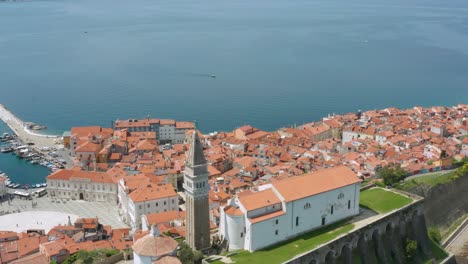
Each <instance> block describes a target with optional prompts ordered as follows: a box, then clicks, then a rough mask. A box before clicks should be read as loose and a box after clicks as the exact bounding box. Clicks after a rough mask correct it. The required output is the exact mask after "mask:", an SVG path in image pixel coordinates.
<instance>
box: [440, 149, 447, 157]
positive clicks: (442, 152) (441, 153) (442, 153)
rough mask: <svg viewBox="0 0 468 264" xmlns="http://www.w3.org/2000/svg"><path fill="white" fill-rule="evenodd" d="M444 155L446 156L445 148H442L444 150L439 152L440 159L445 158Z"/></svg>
mask: <svg viewBox="0 0 468 264" xmlns="http://www.w3.org/2000/svg"><path fill="white" fill-rule="evenodd" d="M446 157H447V151H445V149H444V150H442V151H441V152H440V158H441V159H445V158H446Z"/></svg>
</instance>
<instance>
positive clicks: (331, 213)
mask: <svg viewBox="0 0 468 264" xmlns="http://www.w3.org/2000/svg"><path fill="white" fill-rule="evenodd" d="M331 214H333V205H332V206H331Z"/></svg>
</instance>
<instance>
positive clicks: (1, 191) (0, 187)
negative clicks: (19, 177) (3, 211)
mask: <svg viewBox="0 0 468 264" xmlns="http://www.w3.org/2000/svg"><path fill="white" fill-rule="evenodd" d="M5 183H6V178H5V177H3V176H0V199H2V198H3V197H4V196H5V195H6V194H7V189H6V185H5Z"/></svg>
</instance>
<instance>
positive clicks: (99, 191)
mask: <svg viewBox="0 0 468 264" xmlns="http://www.w3.org/2000/svg"><path fill="white" fill-rule="evenodd" d="M47 191H48V193H49V195H50V196H52V197H57V198H63V199H71V200H85V201H98V202H110V203H114V204H116V203H117V184H116V183H115V182H114V180H113V179H112V177H111V176H110V175H109V174H107V173H105V172H93V171H81V170H58V171H56V172H54V173H52V174H50V175H49V176H47Z"/></svg>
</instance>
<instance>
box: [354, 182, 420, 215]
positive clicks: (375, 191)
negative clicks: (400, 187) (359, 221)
mask: <svg viewBox="0 0 468 264" xmlns="http://www.w3.org/2000/svg"><path fill="white" fill-rule="evenodd" d="M411 201H412V199H411V198H408V197H405V196H403V195H400V194H397V193H394V192H391V191H386V190H384V189H382V188H372V189H368V190H365V191H362V192H361V199H360V201H359V204H360V205H361V206H363V207H366V208H369V209H371V210H374V211H376V212H378V213H386V212H389V211H391V210H394V209H397V208H401V207H403V206H405V205H407V204H410V203H411Z"/></svg>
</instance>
